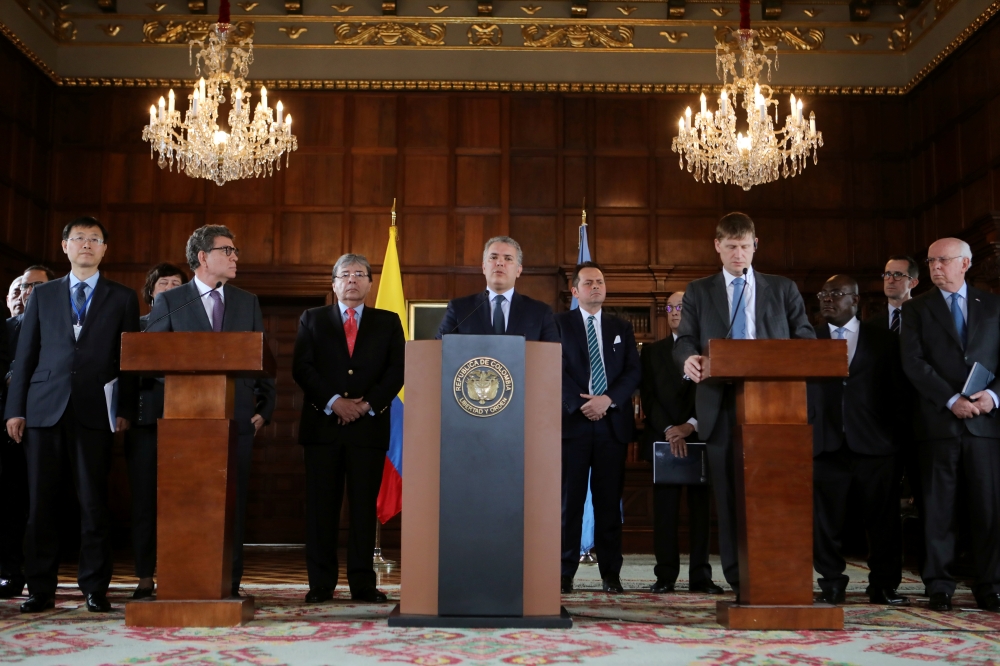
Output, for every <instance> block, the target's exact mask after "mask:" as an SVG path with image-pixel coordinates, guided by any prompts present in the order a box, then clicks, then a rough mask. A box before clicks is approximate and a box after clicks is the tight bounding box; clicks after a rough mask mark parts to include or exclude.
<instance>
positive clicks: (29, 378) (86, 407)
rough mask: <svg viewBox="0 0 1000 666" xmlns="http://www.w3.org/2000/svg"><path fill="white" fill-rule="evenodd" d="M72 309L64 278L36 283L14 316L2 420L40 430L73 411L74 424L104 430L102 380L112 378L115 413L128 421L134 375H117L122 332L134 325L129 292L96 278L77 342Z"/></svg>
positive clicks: (135, 309)
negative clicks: (19, 315) (16, 325)
mask: <svg viewBox="0 0 1000 666" xmlns="http://www.w3.org/2000/svg"><path fill="white" fill-rule="evenodd" d="M71 312H72V306H71V305H70V294H69V276H68V275H67V276H64V277H62V278H59V279H58V280H52V281H51V282H46V283H45V284H40V285H38V286H37V287H35V289H34V291H33V292H32V295H31V298H29V299H28V306H27V308H26V309H25V311H24V316H23V319H22V321H21V332H20V335H19V337H18V341H17V352H16V358H17V366H16V367H15V369H14V374H13V376H12V377H11V382H10V390H9V393H8V396H7V406H6V410H5V419H10V418H13V417H15V416H20V417H24V418H26V419H27V426H28V427H29V428H47V427H50V426H54V425H56V424H57V423H58V422H59V419H60V418H61V417H62V415H63V413H64V412H66V410H67V409H72V410H73V415H74V416H75V417H76V420H77V423H79V424H80V425H82V426H85V427H87V428H93V429H97V430H107V429H110V427H111V426H110V423H109V420H108V409H107V403H106V401H105V397H104V385H105V384H107V383H108V382H110V381H111V380H113V379H115V378H116V377H118V384H119V385H118V410H117V415H118V416H120V417H122V418H126V419H128V420H129V421H135V402H136V380H135V377H133V376H130V375H121V376H119V372H120V365H121V363H120V354H121V338H122V333H129V332H134V331H138V330H139V299H138V298H137V297H136V294H135V292H134V291H133V290H131V289H129V288H128V287H126V286H125V285H122V284H118V283H117V282H113V281H111V280H109V279H107V278H106V277H104V276H103V275H102V276H100V278H98V280H97V285H96V286H95V287H94V296H93V299H91V302H90V306H89V307H88V308H87V318H86V319H85V321H84V324H83V329H82V330H81V331H80V339H79V340H76V339H74V337H73V319H72V314H71Z"/></svg>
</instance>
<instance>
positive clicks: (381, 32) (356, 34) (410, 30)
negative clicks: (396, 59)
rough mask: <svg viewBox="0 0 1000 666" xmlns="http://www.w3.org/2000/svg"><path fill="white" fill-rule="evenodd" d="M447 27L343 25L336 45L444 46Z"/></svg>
mask: <svg viewBox="0 0 1000 666" xmlns="http://www.w3.org/2000/svg"><path fill="white" fill-rule="evenodd" d="M445 31H446V30H445V26H443V25H438V24H436V23H431V24H428V25H422V24H419V23H414V24H412V25H405V24H403V23H396V22H385V23H379V24H378V25H372V26H369V25H368V24H367V23H362V24H360V25H355V24H353V23H341V24H340V25H338V26H337V27H336V28H334V32H335V33H336V34H337V41H336V42H335V43H336V44H347V45H350V46H369V45H379V44H381V45H383V46H397V45H404V44H405V45H407V46H442V45H443V44H444V37H445Z"/></svg>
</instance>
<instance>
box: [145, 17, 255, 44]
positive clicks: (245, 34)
mask: <svg viewBox="0 0 1000 666" xmlns="http://www.w3.org/2000/svg"><path fill="white" fill-rule="evenodd" d="M214 23H215V22H214V21H157V20H155V19H154V20H151V21H146V22H145V23H143V24H142V35H143V37H142V41H143V42H145V43H147V44H187V43H188V42H189V41H191V40H192V39H205V38H206V37H207V36H208V33H209V32H210V31H211V30H212V25H213V24H214ZM231 30H232V34H233V35H235V36H236V37H237V38H238V39H247V38H252V37H253V35H254V26H253V23H251V22H249V21H237V22H236V23H234V24H233V25H232V28H231Z"/></svg>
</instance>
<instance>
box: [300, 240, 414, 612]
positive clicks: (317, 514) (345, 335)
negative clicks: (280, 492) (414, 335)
mask: <svg viewBox="0 0 1000 666" xmlns="http://www.w3.org/2000/svg"><path fill="white" fill-rule="evenodd" d="M371 274H372V268H371V265H370V264H369V263H368V260H367V259H365V257H363V256H362V255H359V254H345V255H343V256H342V257H340V259H339V260H338V261H337V263H336V265H335V266H334V267H333V291H334V293H336V295H337V302H336V303H335V304H334V305H328V306H326V307H321V308H313V309H311V310H306V311H305V312H304V313H303V314H302V318H301V319H300V320H299V332H298V336H297V337H296V338H295V358H294V361H293V364H292V375H293V376H294V378H295V381H296V383H298V385H299V386H301V387H302V391H303V392H304V394H305V400H304V404H303V407H302V421H301V424H300V426H299V443H301V444H302V445H303V446H304V447H305V463H306V565H307V569H308V572H309V593H308V594H307V595H306V602H307V603H320V602H323V601H329V600H330V599H332V598H333V590H334V588H335V587H336V586H337V576H338V561H337V538H338V536H339V534H340V506H341V502H342V501H343V498H344V485H345V483H346V485H347V498H348V505H349V506H350V521H351V523H350V524H351V526H350V530H349V532H348V537H347V583H348V586H349V587H350V590H351V598H352V599H355V600H358V601H367V602H370V603H381V602H384V601H385V600H386V596H385V594H384V593H383V592H382V591H380V590H379V589H377V588H376V587H375V580H376V578H375V570H374V569H373V568H372V552H374V549H375V523H376V520H377V506H376V505H377V502H378V493H379V488H380V486H381V485H382V470H383V468H384V466H385V453H386V451H388V449H389V425H390V423H389V419H390V412H391V410H390V407H391V405H392V400H393V398H395V397H396V394H398V393H399V390H400V389H401V388H402V387H403V369H404V356H405V345H406V341H405V339H404V337H403V325H402V323H401V322H400V321H399V316H398V315H397V314H396V313H394V312H389V311H387V310H379V309H377V308H373V307H367V306H365V298H366V297H367V296H368V292H369V290H370V289H371V287H372V277H371Z"/></svg>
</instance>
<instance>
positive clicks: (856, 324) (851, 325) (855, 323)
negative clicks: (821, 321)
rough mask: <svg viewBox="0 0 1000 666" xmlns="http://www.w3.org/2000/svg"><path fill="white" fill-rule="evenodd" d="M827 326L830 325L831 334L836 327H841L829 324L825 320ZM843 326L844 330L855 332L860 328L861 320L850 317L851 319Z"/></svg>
mask: <svg viewBox="0 0 1000 666" xmlns="http://www.w3.org/2000/svg"><path fill="white" fill-rule="evenodd" d="M827 326H829V327H830V335H833V334H834V332H835V331H836V330H837V329H838V328H841V327H840V326H837V325H836V324H831V323H829V322H827ZM843 328H844V329H845V330H848V331H850V332H851V333H857V332H858V329H860V328H861V320H860V319H858V318H857V317H851V320H850V321H849V322H847V323H846V324H844V326H843Z"/></svg>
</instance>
